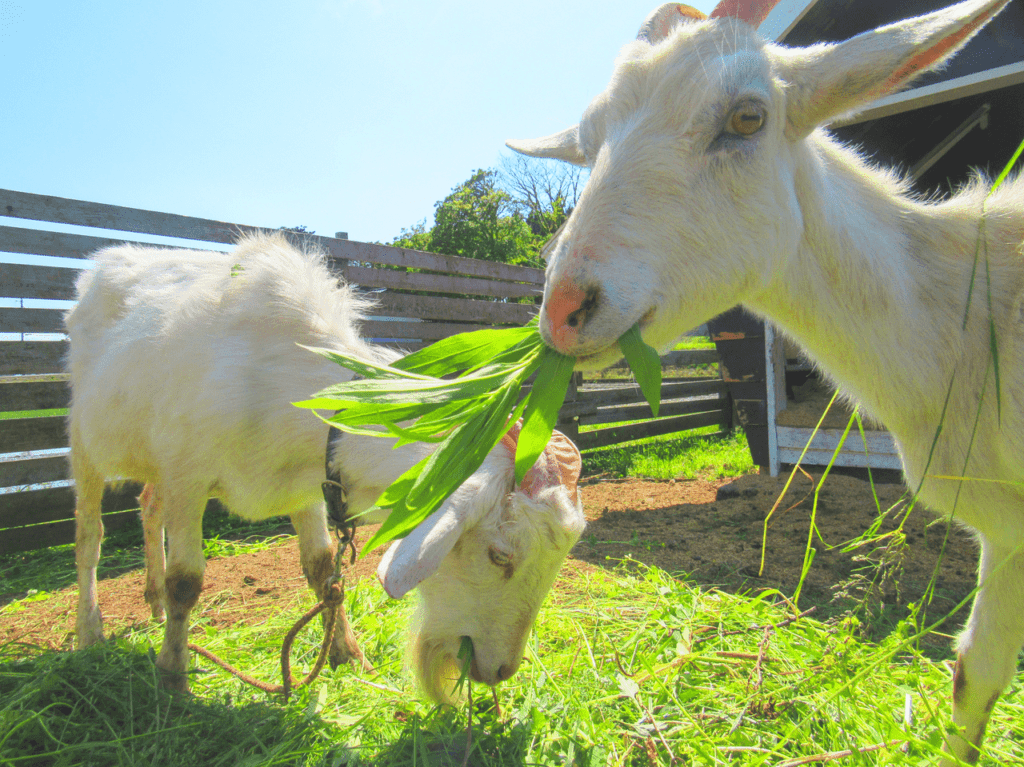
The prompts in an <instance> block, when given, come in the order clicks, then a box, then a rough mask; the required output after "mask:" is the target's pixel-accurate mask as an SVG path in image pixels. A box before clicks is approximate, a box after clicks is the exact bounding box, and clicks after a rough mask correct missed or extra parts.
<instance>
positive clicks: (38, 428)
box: [0, 415, 68, 453]
mask: <svg viewBox="0 0 1024 767" xmlns="http://www.w3.org/2000/svg"><path fill="white" fill-rule="evenodd" d="M64 421H65V418H64V416H59V415H58V416H47V417H44V418H12V419H10V420H7V421H0V423H2V424H3V428H2V429H0V453H20V452H23V451H25V450H50V449H52V448H57V447H67V446H68V438H67V433H66V432H65V429H64Z"/></svg>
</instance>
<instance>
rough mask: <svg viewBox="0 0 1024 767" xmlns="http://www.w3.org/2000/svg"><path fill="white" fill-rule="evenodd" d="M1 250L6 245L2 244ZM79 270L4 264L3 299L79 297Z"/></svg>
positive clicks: (1, 269) (0, 266)
mask: <svg viewBox="0 0 1024 767" xmlns="http://www.w3.org/2000/svg"><path fill="white" fill-rule="evenodd" d="M0 250H3V242H2V241H0ZM78 274H79V270H78V269H65V268H62V267H59V266H37V265H34V264H0V296H3V297H4V298H57V299H65V300H66V299H72V298H75V280H77V279H78Z"/></svg>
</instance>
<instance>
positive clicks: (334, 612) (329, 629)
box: [188, 524, 356, 703]
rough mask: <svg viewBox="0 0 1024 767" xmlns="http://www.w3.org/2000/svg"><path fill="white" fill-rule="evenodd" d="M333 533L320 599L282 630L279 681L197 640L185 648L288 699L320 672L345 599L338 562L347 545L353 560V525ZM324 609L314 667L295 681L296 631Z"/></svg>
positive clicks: (259, 687)
mask: <svg viewBox="0 0 1024 767" xmlns="http://www.w3.org/2000/svg"><path fill="white" fill-rule="evenodd" d="M334 532H335V535H336V536H337V538H338V550H337V553H336V554H335V555H334V573H333V574H332V575H331V576H330V577H329V578H328V579H327V581H326V583H325V584H324V591H323V596H322V597H321V599H320V603H319V604H317V605H315V606H313V607H311V608H310V609H309V610H307V611H306V612H305V613H304V614H303V615H302V617H300V618H299V619H298V620H297V621H295V625H294V626H292V627H291V630H289V631H288V633H287V634H285V637H284V642H282V644H281V680H282V684H270V683H269V682H264V681H261V680H259V679H256V677H253V676H250V675H249V674H246V673H245V672H244V671H241V670H239V669H237V668H235V667H234V666H232V665H231V664H230V663H228V662H227V661H225V660H222V659H221V658H218V657H217V656H216V655H215V654H214V653H212V652H211V651H209V650H207V649H205V648H203V647H200V646H199V645H197V644H193V643H191V642H189V644H188V649H190V650H192V651H193V652H197V653H199V654H200V655H202V656H203V657H204V658H206V659H208V660H211V661H213V662H214V663H216V664H217V665H218V666H220V667H221V668H222V669H224V670H225V671H227V672H228V673H229V674H233V675H234V676H236V677H238V678H239V679H241V680H242V681H243V682H245V683H246V684H248V685H251V686H253V687H255V688H257V689H259V690H263V692H266V693H270V694H271V695H274V694H277V693H281V694H282V695H284V700H285V702H286V703H287V702H288V696H289V695H290V694H291V691H292V690H297V689H299V688H300V687H305V686H306V685H308V684H312V682H313V681H314V680H315V679H316V678H317V677H318V676H320V672H321V671H322V670H323V668H324V663H325V662H326V661H327V652H328V650H329V648H330V646H331V639H332V638H333V637H334V627H335V625H336V623H337V617H338V610H340V609H342V604H343V603H344V601H345V578H344V576H342V575H341V563H342V554H343V553H344V551H345V547H346V546H349V547H351V549H352V561H354V560H355V553H356V550H355V543H354V541H353V538H354V533H355V525H354V524H353V525H352V526H351V528H350V529H346V530H344V531H343V530H341V529H340V528H335V530H334ZM324 610H326V611H327V616H326V618H325V620H324V640H323V643H322V644H321V645H320V652H319V654H318V655H317V658H316V663H315V664H314V665H313V670H312V671H310V672H309V673H308V674H306V676H304V677H303V678H302V680H300V681H296V680H295V677H293V676H292V670H291V657H290V656H291V651H292V643H293V642H294V641H295V637H297V636H298V634H299V632H300V631H302V629H303V628H305V626H306V624H307V623H309V622H310V621H311V620H313V618H315V617H316V616H317V615H319V614H320V613H322V612H323V611H324Z"/></svg>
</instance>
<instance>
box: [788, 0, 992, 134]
mask: <svg viewBox="0 0 1024 767" xmlns="http://www.w3.org/2000/svg"><path fill="white" fill-rule="evenodd" d="M1009 1H1010V0H971V1H970V2H965V3H960V4H959V5H954V6H952V7H950V8H946V9H944V10H941V11H936V12H935V13H929V14H927V15H924V16H919V17H917V18H914V19H907V20H905V21H901V22H897V23H896V24H890V25H888V26H885V27H880V28H878V29H875V30H873V31H870V32H865V33H863V34H860V35H858V36H857V37H854V38H851V39H850V40H847V41H846V42H844V43H840V44H838V45H819V46H813V47H810V48H797V49H792V50H790V49H785V48H777V49H775V56H776V57H777V61H778V62H779V64H780V67H781V72H782V74H783V78H784V79H785V80H787V81H788V82H789V84H790V85H789V87H788V88H787V90H786V98H787V100H788V106H787V109H786V112H787V114H786V117H787V128H786V135H787V136H788V137H789V138H790V139H794V140H795V139H799V138H803V137H804V136H806V135H807V134H808V133H810V132H811V131H812V130H814V129H815V128H816V127H818V126H819V125H822V124H823V123H825V122H828V121H829V120H831V119H834V118H836V117H839V116H842V115H845V114H848V113H851V112H856V111H857V110H858V109H860V108H862V107H864V106H866V105H867V104H868V103H870V102H871V101H874V100H875V99H877V98H879V97H881V96H886V95H888V94H890V93H894V92H896V91H898V90H900V89H901V88H903V87H905V86H907V85H908V84H910V83H911V82H912V81H913V80H914V78H916V77H917V76H918V75H920V74H922V73H924V72H927V71H928V70H930V69H934V68H936V67H937V66H940V65H941V64H942V63H943V62H945V61H946V60H947V59H949V58H950V57H951V56H953V55H954V54H955V53H956V52H957V51H959V50H960V49H961V48H963V47H964V45H966V44H967V42H968V41H969V40H970V39H971V38H972V37H973V36H974V34H975V33H976V32H977V31H978V30H979V29H981V28H982V27H983V26H984V25H985V24H986V23H987V22H988V21H989V20H991V19H992V17H993V16H995V15H996V14H997V13H999V11H1001V10H1002V9H1003V8H1004V7H1005V6H1006V4H1007V3H1008V2H1009Z"/></svg>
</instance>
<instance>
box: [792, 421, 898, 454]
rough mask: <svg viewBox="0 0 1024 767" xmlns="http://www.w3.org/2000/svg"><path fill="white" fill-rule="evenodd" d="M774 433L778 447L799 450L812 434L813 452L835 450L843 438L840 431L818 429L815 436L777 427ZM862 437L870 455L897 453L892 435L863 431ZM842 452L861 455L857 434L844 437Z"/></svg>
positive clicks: (808, 431)
mask: <svg viewBox="0 0 1024 767" xmlns="http://www.w3.org/2000/svg"><path fill="white" fill-rule="evenodd" d="M776 431H777V432H778V438H779V447H786V448H793V449H801V450H802V449H803V447H804V445H806V444H807V440H809V439H810V438H811V435H812V434H814V442H813V443H812V444H811V447H812V449H815V450H835V448H836V445H838V444H839V440H840V439H842V437H843V430H842V429H820V430H818V432H817V433H816V434H815V432H814V429H804V428H800V427H796V426H779V427H778V428H777V429H776ZM864 436H865V437H866V438H867V445H868V451H869V452H871V453H889V454H893V455H895V454H896V453H897V452H898V451H897V449H896V441H895V440H894V439H893V437H892V434H890V433H889V432H887V431H865V432H864ZM843 452H844V453H847V452H850V453H860V454H862V455H863V453H864V442H863V441H862V440H861V438H860V434H859V433H858V432H856V431H851V432H850V433H849V434H848V435H847V436H846V441H845V442H844V443H843Z"/></svg>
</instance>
